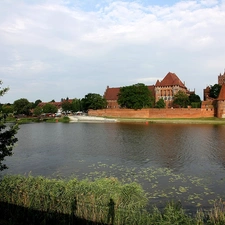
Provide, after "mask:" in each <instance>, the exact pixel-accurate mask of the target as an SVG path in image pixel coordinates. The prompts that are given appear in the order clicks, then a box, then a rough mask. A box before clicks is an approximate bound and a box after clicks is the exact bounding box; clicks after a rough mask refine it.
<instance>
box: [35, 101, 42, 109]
mask: <svg viewBox="0 0 225 225" xmlns="http://www.w3.org/2000/svg"><path fill="white" fill-rule="evenodd" d="M41 102H42V101H41V100H40V99H37V100H36V101H35V102H34V108H35V107H37V106H38V104H39V103H41Z"/></svg>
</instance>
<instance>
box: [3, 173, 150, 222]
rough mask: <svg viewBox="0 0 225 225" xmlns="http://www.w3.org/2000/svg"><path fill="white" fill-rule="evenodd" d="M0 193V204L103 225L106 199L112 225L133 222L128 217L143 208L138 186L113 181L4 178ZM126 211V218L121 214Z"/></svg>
mask: <svg viewBox="0 0 225 225" xmlns="http://www.w3.org/2000/svg"><path fill="white" fill-rule="evenodd" d="M0 193H1V195H0V202H7V203H9V204H13V205H18V206H24V207H25V208H30V209H35V210H38V211H40V212H57V213H62V214H69V215H71V214H75V215H76V216H78V217H79V218H83V219H86V220H89V221H93V222H102V223H105V224H107V220H108V213H109V207H110V206H109V202H110V199H112V201H113V206H114V207H113V209H112V210H113V211H115V214H114V215H115V218H114V221H115V224H120V223H121V222H122V221H124V220H126V221H131V222H133V220H134V219H135V218H134V216H133V214H132V213H133V212H135V210H137V211H140V210H141V209H143V208H144V207H146V204H147V197H146V195H145V192H144V191H143V189H142V188H141V186H140V185H139V184H137V183H131V184H125V185H124V184H122V183H121V182H119V181H118V180H117V179H116V178H101V179H97V180H95V181H89V180H81V181H78V180H77V179H76V178H74V179H71V180H69V181H67V180H60V179H48V178H44V177H41V176H39V177H33V176H28V177H24V176H20V175H14V176H5V177H3V179H2V180H1V182H0ZM126 211H127V212H128V214H124V212H126ZM128 219H129V220H128ZM126 224H128V223H126ZM130 224H132V223H130Z"/></svg>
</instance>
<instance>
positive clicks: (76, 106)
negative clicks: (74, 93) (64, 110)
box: [71, 99, 83, 112]
mask: <svg viewBox="0 0 225 225" xmlns="http://www.w3.org/2000/svg"><path fill="white" fill-rule="evenodd" d="M71 110H72V112H78V111H83V108H82V102H81V100H80V99H73V101H72V109H71Z"/></svg>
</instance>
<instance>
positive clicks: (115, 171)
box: [4, 123, 225, 209]
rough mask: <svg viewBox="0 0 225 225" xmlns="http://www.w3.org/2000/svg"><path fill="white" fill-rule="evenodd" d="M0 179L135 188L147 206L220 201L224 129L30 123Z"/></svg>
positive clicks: (222, 195)
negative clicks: (116, 183)
mask: <svg viewBox="0 0 225 225" xmlns="http://www.w3.org/2000/svg"><path fill="white" fill-rule="evenodd" d="M17 137H18V139H19V141H18V142H17V144H16V146H15V148H14V155H13V156H12V157H8V158H7V159H6V164H7V166H8V167H9V169H8V170H6V171H4V173H8V174H28V173H31V174H32V175H35V176H36V175H44V176H49V177H56V176H62V177H70V176H76V177H79V178H85V177H89V178H90V179H92V178H93V179H94V178H96V177H106V176H107V177H108V176H114V177H117V178H118V179H120V180H121V181H124V182H132V181H136V182H139V183H140V184H141V185H142V186H143V188H144V189H145V190H146V191H147V192H148V193H149V199H150V203H154V204H158V205H160V204H161V203H162V204H164V203H165V201H168V200H169V199H176V200H181V202H182V204H183V205H184V207H186V208H189V209H190V208H196V207H204V208H207V207H211V206H212V205H213V201H214V200H215V199H219V198H224V199H225V193H224V190H225V168H224V166H225V138H224V137H225V126H223V125H184V124H148V125H146V124H138V123H136V124H130V123H69V124H64V123H57V124H48V123H35V124H25V125H21V126H20V130H19V132H18V134H17Z"/></svg>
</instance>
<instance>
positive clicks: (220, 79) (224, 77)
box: [203, 70, 225, 101]
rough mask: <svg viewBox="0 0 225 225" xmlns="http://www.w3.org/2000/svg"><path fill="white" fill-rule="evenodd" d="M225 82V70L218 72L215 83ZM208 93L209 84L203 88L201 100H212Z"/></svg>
mask: <svg viewBox="0 0 225 225" xmlns="http://www.w3.org/2000/svg"><path fill="white" fill-rule="evenodd" d="M224 83H225V70H224V73H223V74H221V73H220V74H219V75H218V82H217V84H219V85H221V86H222V84H224ZM209 94H210V86H207V87H206V88H205V89H203V100H204V101H209V100H213V98H210V97H209Z"/></svg>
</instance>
